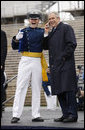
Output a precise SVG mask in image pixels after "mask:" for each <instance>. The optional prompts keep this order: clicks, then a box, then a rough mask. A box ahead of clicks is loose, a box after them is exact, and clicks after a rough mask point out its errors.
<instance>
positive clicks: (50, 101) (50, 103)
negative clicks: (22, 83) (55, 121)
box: [44, 86, 57, 110]
mask: <svg viewBox="0 0 85 130" xmlns="http://www.w3.org/2000/svg"><path fill="white" fill-rule="evenodd" d="M47 87H48V89H49V91H50V93H51V86H47ZM44 95H45V99H46V103H47V109H50V110H55V109H56V104H57V102H56V98H57V97H56V96H52V95H49V96H47V95H46V93H45V92H44Z"/></svg>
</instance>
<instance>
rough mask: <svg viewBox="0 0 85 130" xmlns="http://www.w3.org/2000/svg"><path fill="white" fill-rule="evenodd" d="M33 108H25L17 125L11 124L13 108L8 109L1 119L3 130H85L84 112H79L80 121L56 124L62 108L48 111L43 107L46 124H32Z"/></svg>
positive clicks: (41, 111) (42, 111)
mask: <svg viewBox="0 0 85 130" xmlns="http://www.w3.org/2000/svg"><path fill="white" fill-rule="evenodd" d="M31 113H32V112H31V107H29V106H27V107H24V110H23V113H22V116H21V118H20V121H19V122H18V123H15V124H11V119H12V107H6V108H5V111H4V112H3V115H2V118H1V128H2V129H3V128H4V127H6V128H7V126H8V127H10V128H12V127H14V126H17V127H23V126H24V127H26V126H27V127H30V128H32V127H41V128H44V127H45V128H48V127H49V128H51V127H52V128H56V129H57V128H59V129H60V128H65V129H66V128H71V129H84V111H78V121H77V122H73V123H63V122H54V118H58V117H60V116H61V115H62V113H61V109H60V107H57V108H56V110H48V109H47V108H46V107H41V109H40V113H41V117H42V118H44V122H32V116H31Z"/></svg>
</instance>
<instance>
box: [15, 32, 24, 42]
mask: <svg viewBox="0 0 85 130" xmlns="http://www.w3.org/2000/svg"><path fill="white" fill-rule="evenodd" d="M21 38H23V32H19V33H18V34H17V35H16V40H20V39H21Z"/></svg>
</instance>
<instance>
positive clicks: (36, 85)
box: [32, 58, 42, 118]
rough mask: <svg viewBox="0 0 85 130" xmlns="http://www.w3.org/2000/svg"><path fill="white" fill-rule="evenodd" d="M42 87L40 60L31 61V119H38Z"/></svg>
mask: <svg viewBox="0 0 85 130" xmlns="http://www.w3.org/2000/svg"><path fill="white" fill-rule="evenodd" d="M41 87H42V67H41V59H40V58H35V59H33V66H32V118H37V117H40V92H41Z"/></svg>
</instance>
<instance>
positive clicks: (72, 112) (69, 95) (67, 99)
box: [57, 91, 78, 118]
mask: <svg viewBox="0 0 85 130" xmlns="http://www.w3.org/2000/svg"><path fill="white" fill-rule="evenodd" d="M57 96H58V100H59V103H60V106H61V109H62V113H63V116H64V117H68V116H71V117H75V118H78V113H77V101H76V93H75V91H69V92H64V93H61V94H59V95H57Z"/></svg>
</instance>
